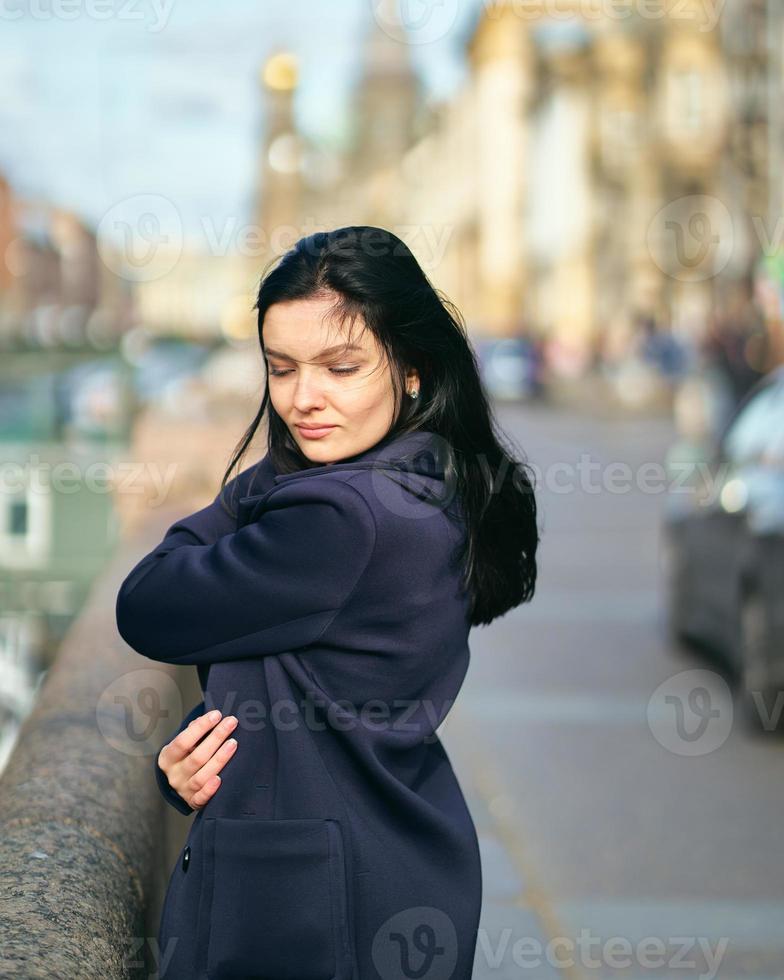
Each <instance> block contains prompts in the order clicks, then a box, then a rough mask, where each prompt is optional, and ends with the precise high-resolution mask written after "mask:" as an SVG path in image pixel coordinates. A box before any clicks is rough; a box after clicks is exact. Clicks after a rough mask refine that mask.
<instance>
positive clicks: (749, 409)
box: [722, 384, 784, 465]
mask: <svg viewBox="0 0 784 980" xmlns="http://www.w3.org/2000/svg"><path fill="white" fill-rule="evenodd" d="M722 454H723V455H724V457H725V458H726V459H728V460H729V461H730V462H732V463H735V464H736V465H740V464H743V463H752V462H755V461H759V460H761V459H762V457H763V456H764V457H765V458H766V460H768V461H770V460H771V459H777V460H781V457H782V454H784V384H771V385H767V386H766V387H765V388H763V389H762V390H761V391H760V392H758V394H756V395H755V396H754V397H753V398H752V399H751V400H750V401H749V402H748V403H747V404H746V405H745V406H744V407H743V408H742V409H741V411H740V412H739V413H738V415H737V417H736V418H735V420H734V422H733V423H732V425H731V426H730V428H729V429H728V430H727V432H726V434H725V436H724V439H723V440H722Z"/></svg>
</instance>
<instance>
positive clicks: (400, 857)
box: [116, 431, 482, 980]
mask: <svg viewBox="0 0 784 980" xmlns="http://www.w3.org/2000/svg"><path fill="white" fill-rule="evenodd" d="M439 443H440V440H439V438H438V437H437V436H434V435H433V434H432V433H428V432H424V431H419V432H415V433H409V434H406V435H403V436H398V437H395V438H391V439H390V438H387V439H385V440H382V441H381V442H379V443H377V444H376V446H374V447H373V448H372V449H370V450H367V451H366V452H363V453H360V454H358V455H356V456H354V457H350V458H349V459H346V460H341V461H340V462H339V463H333V464H329V465H321V466H315V467H312V468H306V469H303V470H299V471H297V472H296V473H290V474H276V473H275V471H274V469H273V467H272V464H271V461H270V460H269V457H268V456H265V457H264V459H262V460H261V462H259V463H257V464H255V465H254V466H252V467H249V468H248V469H246V470H244V471H243V472H242V473H240V475H239V476H237V477H236V478H235V480H233V481H232V483H231V484H229V485H228V486H227V490H226V491H224V493H232V492H235V493H236V494H237V496H236V497H235V498H234V499H235V501H237V500H238V510H239V513H238V517H237V520H236V522H235V521H234V520H232V519H231V518H229V516H228V515H227V514H226V513H225V512H224V511H223V510H222V509H221V507H220V503H219V498H216V500H215V501H214V502H213V503H212V504H210V505H209V506H208V507H205V508H203V509H202V510H200V511H197V512H196V513H194V514H192V515H190V516H189V517H186V518H184V519H183V520H180V521H177V522H176V523H175V524H173V525H172V526H171V527H170V528H169V530H168V531H167V532H166V534H165V536H164V539H163V541H162V542H161V543H160V544H159V545H158V546H157V547H156V548H155V549H154V550H153V551H152V552H151V553H150V554H149V555H147V556H146V557H145V558H143V559H142V560H141V561H140V562H139V563H138V564H137V565H136V566H135V567H134V568H133V569H132V570H131V571H130V573H129V574H128V576H127V578H126V579H125V581H124V582H123V584H122V586H121V588H120V591H119V594H118V597H117V607H116V615H117V626H118V629H119V631H120V634H121V635H122V637H123V638H124V639H125V640H126V641H127V642H128V643H129V644H130V646H131V647H133V648H134V649H135V650H137V651H138V652H139V653H141V654H143V655H145V656H146V657H149V658H151V659H153V660H157V661H162V662H165V663H172V664H195V665H197V669H198V672H199V677H200V680H201V685H202V689H203V692H204V701H203V702H202V703H201V704H199V705H197V706H196V708H194V710H193V711H192V712H191V713H190V714H189V715H188V717H187V718H186V719H185V720H184V722H183V725H182V726H181V727H184V726H185V724H187V723H188V722H189V721H190V720H191V718H193V717H195V716H196V715H198V714H201V713H203V712H204V711H205V710H210V709H212V708H215V707H217V708H220V709H221V711H222V712H223V713H224V714H234V715H236V716H237V717H238V719H239V724H238V726H237V728H236V729H235V731H234V733H233V734H234V736H235V737H236V738H237V741H238V745H237V749H236V750H235V753H234V755H233V756H232V757H231V759H230V760H229V762H228V763H227V764H226V765H225V766H224V768H223V770H222V771H221V777H222V780H223V782H222V784H221V786H220V788H219V789H218V791H217V793H216V794H215V795H214V796H213V797H212V799H211V800H210V801H209V802H208V803H207V805H206V806H205V807H203V808H201V809H200V810H199V811H198V812H197V815H196V817H195V818H194V820H193V822H192V824H191V827H190V829H189V833H188V837H187V841H186V844H185V845H184V847H183V851H182V853H181V855H180V859H178V861H177V864H176V865H175V867H174V869H173V871H172V873H171V878H170V882H169V887H168V890H167V893H166V897H165V901H164V906H163V910H162V915H161V923H160V932H159V936H158V938H159V942H160V944H161V955H162V958H163V959H162V962H161V965H160V966H161V975H162V977H163V978H164V980H251V978H264V980H376V978H379V977H380V978H382V980H393V978H394V980H400V978H403V977H421V978H424V980H435V978H439V980H441V978H444V980H446V978H452V980H466V978H469V977H471V974H472V964H473V959H474V953H475V947H476V938H477V929H478V924H479V914H480V906H481V895H482V883H481V866H480V858H479V848H478V842H477V836H476V830H475V827H474V824H473V821H472V819H471V816H470V813H469V811H468V808H467V806H466V802H465V799H464V797H463V794H462V791H461V789H460V786H459V783H458V781H457V779H456V777H455V774H454V771H453V769H452V766H451V764H450V761H449V758H448V756H447V754H446V752H445V750H444V748H443V746H442V744H441V741H440V740H439V738H438V735H437V734H435V729H436V728H437V727H438V726H439V724H440V723H441V722H442V721H443V719H444V717H445V716H446V714H447V712H448V711H449V709H450V707H451V705H452V703H453V702H454V699H455V698H456V696H457V694H458V691H459V690H460V687H461V685H462V683H463V679H464V677H465V674H466V671H467V668H468V663H469V647H468V633H469V627H470V624H469V619H468V596H467V594H466V593H465V592H464V590H463V589H462V586H461V583H460V570H459V568H458V567H457V566H456V565H455V563H454V562H453V561H452V560H451V559H452V556H453V553H454V549H455V547H456V546H457V544H458V543H459V541H460V539H461V534H462V526H461V524H460V523H459V521H458V520H456V515H457V514H459V502H458V501H457V499H456V498H455V499H453V500H452V501H451V502H450V501H449V494H448V488H447V486H446V483H445V480H444V473H443V469H442V466H441V464H440V461H439V458H438V457H439V454H438V452H437V451H436V450H437V449H438V448H439ZM404 454H405V456H406V460H407V461H406V462H397V463H396V462H395V460H396V459H399V458H402V457H403V455H404ZM235 484H237V486H236V488H235ZM171 737H173V735H172V736H171ZM167 741H169V739H167ZM156 776H157V777H158V780H159V784H160V785H161V789H162V790H163V792H164V794H165V795H166V798H167V799H168V801H169V802H170V803H172V804H173V805H174V806H176V807H177V808H178V809H180V810H181V811H182V812H183V813H189V812H191V811H190V808H189V807H188V806H187V804H186V803H185V801H184V800H182V799H181V798H180V797H179V796H178V795H177V794H176V793H175V792H174V791H173V790H172V789H171V788H170V787H169V786H168V783H167V782H166V779H165V775H164V774H163V773H162V772H161V771H160V769H158V767H157V762H156Z"/></svg>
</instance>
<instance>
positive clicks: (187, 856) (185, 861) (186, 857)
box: [182, 844, 191, 871]
mask: <svg viewBox="0 0 784 980" xmlns="http://www.w3.org/2000/svg"><path fill="white" fill-rule="evenodd" d="M190 863H191V847H190V844H186V845H185V850H184V851H183V852H182V870H183V871H187V870H188V865H189V864H190Z"/></svg>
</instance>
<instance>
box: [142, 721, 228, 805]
mask: <svg viewBox="0 0 784 980" xmlns="http://www.w3.org/2000/svg"><path fill="white" fill-rule="evenodd" d="M218 722H220V724H218ZM236 725H237V719H236V718H235V716H234V715H227V716H226V717H225V718H224V719H223V720H221V713H220V711H208V712H206V713H205V714H203V715H199V717H198V718H194V719H193V721H192V722H191V723H190V725H188V727H187V728H184V729H183V730H182V731H181V732H180V733H179V734H178V735H177V736H176V738H173V739H172V740H171V742H167V743H166V745H164V746H163V748H162V749H161V751H160V752H159V753H158V765H159V766H160V767H161V769H162V770H163V772H164V773H165V775H166V779H167V780H168V782H169V785H170V786H171V788H172V789H173V790H174V792H175V793H177V794H178V796H181V797H182V799H183V800H185V802H186V803H187V804H188V806H189V807H191V809H193V810H201V809H202V807H204V806H206V805H207V803H209V801H210V800H211V799H212V797H213V796H214V795H215V792H216V791H217V789H218V787H219V786H220V784H221V778H220V776H219V775H218V773H219V772H220V770H221V769H222V768H223V767H224V766H225V765H226V763H227V762H228V761H229V759H230V758H231V757H232V755H233V754H234V750H235V749H236V747H237V740H236V739H234V738H232V739H229V741H228V742H227V741H226V739H227V738H228V736H229V735H230V734H231V733H232V731H233V730H234V728H235V727H236ZM208 732H209V734H207V733H208ZM205 736H206V737H205ZM202 739H203V741H202Z"/></svg>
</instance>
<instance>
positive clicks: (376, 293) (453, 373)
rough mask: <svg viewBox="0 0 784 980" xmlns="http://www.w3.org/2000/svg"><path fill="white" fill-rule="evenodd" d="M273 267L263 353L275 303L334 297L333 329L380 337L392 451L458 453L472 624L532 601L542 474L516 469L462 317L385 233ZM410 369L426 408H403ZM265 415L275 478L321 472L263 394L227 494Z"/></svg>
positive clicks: (316, 246) (303, 252) (263, 290)
mask: <svg viewBox="0 0 784 980" xmlns="http://www.w3.org/2000/svg"><path fill="white" fill-rule="evenodd" d="M273 265H274V267H273V268H272V269H271V270H270V269H268V270H266V271H265V273H264V274H263V276H262V279H261V282H260V285H259V291H258V298H257V300H256V303H255V304H254V306H253V309H257V310H258V331H259V343H260V344H261V350H262V353H263V352H264V349H265V348H264V335H263V325H264V317H265V316H266V313H267V310H268V309H269V308H270V307H271V306H272V305H273V304H274V303H280V302H287V301H290V300H304V299H313V298H315V297H321V296H324V297H329V296H330V295H334V296H335V297H336V300H335V304H334V306H333V307H332V309H331V313H332V315H333V317H334V319H335V322H337V323H340V324H341V325H343V324H346V323H349V324H350V325H353V324H354V323H355V322H357V321H359V322H360V324H361V325H362V326H363V328H365V327H366V328H367V329H369V330H371V331H372V332H373V334H374V335H375V337H376V339H377V340H378V342H379V345H380V347H381V348H382V349H383V351H384V352H385V354H386V357H387V360H388V363H389V365H390V367H391V375H392V380H393V386H394V391H395V399H396V411H395V414H394V419H393V423H392V426H391V427H390V429H389V432H388V433H387V435H386V436H385V437H384V438H385V440H386V439H387V438H394V437H395V436H397V435H402V434H404V433H407V432H413V431H415V430H417V429H425V430H428V431H430V432H435V433H437V435H438V436H440V438H441V439H442V440H443V442H444V444H445V445H446V446H448V447H449V450H450V451H449V453H448V457H449V458H448V461H447V464H446V467H445V471H444V477H445V481H446V482H447V483H451V485H453V486H454V488H455V496H456V498H457V500H458V501H459V507H460V510H461V515H462V520H463V521H464V524H465V534H464V535H463V539H462V546H461V550H460V554H459V555H458V556H457V560H459V561H460V562H461V565H462V568H463V575H464V579H463V582H464V586H465V588H466V589H467V590H468V592H469V594H470V597H471V612H470V622H471V624H472V625H474V626H477V625H485V624H488V623H490V622H492V620H493V619H495V618H496V617H498V616H502V615H503V614H504V613H506V612H508V611H509V610H510V609H512V608H514V607H515V606H518V605H520V604H521V603H523V602H528V601H530V600H531V599H532V598H533V594H534V588H535V584H536V549H537V545H538V542H539V532H538V528H537V523H536V521H537V506H536V499H535V496H534V488H533V479H532V476H533V474H532V475H531V477H529V475H528V473H527V472H526V471H527V470H528V469H530V467H529V466H528V464H527V463H525V462H522V461H519V460H518V459H517V458H516V456H515V454H516V452H517V450H515V449H514V448H512V446H511V444H509V442H508V440H507V438H506V437H505V436H504V435H503V433H502V431H501V428H500V426H499V425H498V422H497V421H496V419H495V417H494V415H493V412H492V409H491V408H490V405H489V403H488V398H487V395H486V393H485V391H484V388H483V385H482V382H481V379H480V376H479V370H478V367H477V362H476V357H475V355H474V352H473V349H472V348H471V345H470V343H469V341H468V338H467V332H466V327H465V324H464V322H463V319H462V316H461V314H460V312H459V311H458V310H457V308H456V307H455V306H454V305H453V304H452V303H451V302H450V300H448V299H447V298H446V297H445V296H444V295H443V294H442V293H441V292H440V290H438V289H436V288H435V287H434V286H433V285H432V284H431V282H430V281H429V279H428V278H427V276H426V275H425V273H424V271H423V269H422V268H421V266H420V265H419V263H418V262H417V260H416V259H415V258H414V256H413V255H412V253H411V251H410V250H409V249H408V247H407V246H406V245H405V243H404V242H402V241H401V240H400V239H399V238H398V237H397V236H396V235H394V234H392V232H390V231H387V230H386V229H384V228H376V227H370V226H365V225H352V226H349V227H346V228H338V229H335V230H332V231H329V232H316V233H315V234H313V235H309V236H308V237H306V238H302V239H300V241H298V242H297V244H296V245H295V246H294V247H293V248H292V249H290V250H289V251H288V252H286V253H285V255H283V256H281V257H280V258H279V259H275V260H273ZM412 367H413V368H416V370H417V372H418V374H419V379H420V384H419V397H418V398H417V399H410V398H407V397H405V372H406V368H412ZM265 370H266V359H265ZM265 412H266V413H267V443H268V452H269V455H270V459H271V461H272V464H273V466H274V467H275V470H276V472H278V473H289V472H293V471H295V470H297V469H303V468H306V467H309V466H312V465H314V464H313V462H312V461H311V460H308V459H307V458H306V457H305V456H304V454H303V453H302V452H301V451H300V449H299V447H298V446H297V444H296V442H295V441H294V439H293V438H292V436H291V433H290V432H289V429H288V426H287V425H286V423H285V422H284V421H283V419H282V418H281V417H280V416H279V415H278V414H277V412H276V411H275V409H274V407H273V405H272V402H271V401H270V398H269V387H268V385H265V390H264V396H263V398H262V401H261V406H260V407H259V410H258V412H257V413H256V416H255V418H254V419H253V421H252V422H251V424H250V425H249V426H248V428H247V429H246V431H245V433H244V435H243V436H242V438H241V439H240V441H239V443H238V444H237V446H236V447H235V449H234V452H233V455H232V458H231V462H230V463H229V465H228V467H227V469H226V472H225V474H224V476H223V481H222V483H221V490H222V489H223V487H224V486H225V485H226V482H227V480H228V479H229V476H230V474H231V472H232V470H233V469H234V467H235V466H236V465H237V464H238V463H239V462H240V460H241V459H242V457H243V456H244V454H245V452H246V450H247V449H248V446H249V445H250V443H251V441H252V439H253V436H254V435H255V433H256V430H257V428H258V426H259V423H260V422H261V420H262V419H263V418H264V415H265Z"/></svg>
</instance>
